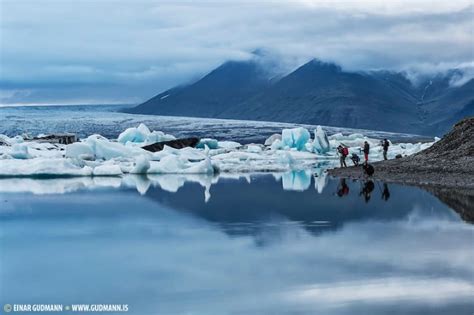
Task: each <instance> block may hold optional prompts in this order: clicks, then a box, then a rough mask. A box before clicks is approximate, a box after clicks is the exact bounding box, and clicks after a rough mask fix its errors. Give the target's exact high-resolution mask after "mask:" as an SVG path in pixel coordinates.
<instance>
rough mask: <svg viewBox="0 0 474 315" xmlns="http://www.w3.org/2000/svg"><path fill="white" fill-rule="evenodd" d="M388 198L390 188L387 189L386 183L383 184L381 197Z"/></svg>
mask: <svg viewBox="0 0 474 315" xmlns="http://www.w3.org/2000/svg"><path fill="white" fill-rule="evenodd" d="M389 198H390V190H388V185H387V184H386V183H384V184H383V192H382V199H383V200H385V201H388V199H389Z"/></svg>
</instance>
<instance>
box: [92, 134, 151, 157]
mask: <svg viewBox="0 0 474 315" xmlns="http://www.w3.org/2000/svg"><path fill="white" fill-rule="evenodd" d="M86 143H87V144H88V145H90V146H91V148H92V150H93V151H94V154H95V156H96V158H98V159H104V160H109V159H112V158H116V157H130V156H133V155H134V154H133V151H132V150H133V149H132V148H130V147H126V146H124V145H123V144H121V143H117V142H111V141H109V140H107V139H106V138H103V137H101V136H97V135H93V136H90V137H88V138H87V139H86ZM139 150H141V149H139ZM141 151H142V152H143V153H145V151H144V150H141Z"/></svg>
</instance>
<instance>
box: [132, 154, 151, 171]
mask: <svg viewBox="0 0 474 315" xmlns="http://www.w3.org/2000/svg"><path fill="white" fill-rule="evenodd" d="M149 169H150V161H149V160H148V159H147V157H146V156H144V155H140V156H138V157H137V158H136V160H135V165H134V166H133V169H132V170H131V171H130V173H132V174H146V173H147V172H148V170H149Z"/></svg>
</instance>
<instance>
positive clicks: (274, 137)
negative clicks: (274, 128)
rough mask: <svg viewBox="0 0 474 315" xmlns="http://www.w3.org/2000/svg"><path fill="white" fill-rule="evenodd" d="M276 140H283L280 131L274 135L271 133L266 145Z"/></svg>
mask: <svg viewBox="0 0 474 315" xmlns="http://www.w3.org/2000/svg"><path fill="white" fill-rule="evenodd" d="M276 140H280V141H281V135H280V134H278V133H275V134H273V135H271V136H270V137H268V138H267V139H266V140H265V143H264V144H265V145H266V146H270V145H272V144H273V143H274V142H275V141H276Z"/></svg>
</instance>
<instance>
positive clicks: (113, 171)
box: [92, 164, 123, 176]
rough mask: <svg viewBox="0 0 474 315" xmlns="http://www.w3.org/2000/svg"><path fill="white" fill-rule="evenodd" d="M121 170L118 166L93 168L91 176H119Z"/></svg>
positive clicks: (109, 165) (106, 165)
mask: <svg viewBox="0 0 474 315" xmlns="http://www.w3.org/2000/svg"><path fill="white" fill-rule="evenodd" d="M122 174H123V172H122V169H121V168H120V166H119V165H115V164H105V165H99V166H97V167H95V168H94V170H93V171H92V175H94V176H119V175H122Z"/></svg>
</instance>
